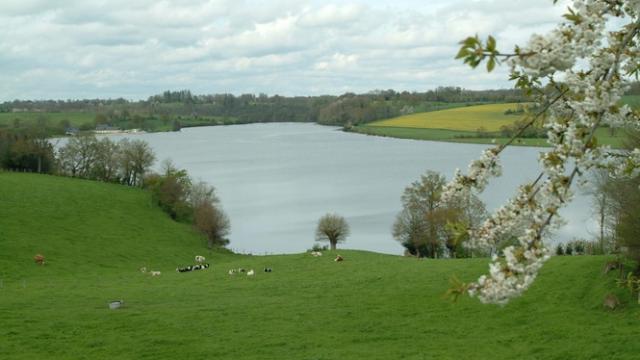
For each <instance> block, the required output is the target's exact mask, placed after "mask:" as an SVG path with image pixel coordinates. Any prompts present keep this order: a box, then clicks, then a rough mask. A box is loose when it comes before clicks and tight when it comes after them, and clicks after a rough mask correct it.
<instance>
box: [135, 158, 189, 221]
mask: <svg viewBox="0 0 640 360" xmlns="http://www.w3.org/2000/svg"><path fill="white" fill-rule="evenodd" d="M162 168H163V169H162V173H161V174H151V175H149V176H147V177H145V180H144V187H145V188H147V189H149V190H150V191H151V199H152V201H153V202H155V203H156V204H157V205H158V206H160V208H161V209H162V210H163V211H164V212H166V213H167V214H169V216H170V217H171V218H172V219H174V220H178V221H187V220H188V219H190V218H191V216H192V213H193V207H192V206H190V204H189V194H190V192H191V178H190V177H189V175H188V174H187V171H186V170H180V169H178V168H176V167H175V166H174V165H173V163H171V161H170V160H165V161H164V162H163V164H162Z"/></svg>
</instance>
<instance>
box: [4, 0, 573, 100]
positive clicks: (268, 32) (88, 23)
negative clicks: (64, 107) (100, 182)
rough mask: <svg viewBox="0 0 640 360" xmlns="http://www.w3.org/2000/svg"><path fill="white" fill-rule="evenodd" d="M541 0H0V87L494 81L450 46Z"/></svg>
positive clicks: (348, 87) (201, 89)
mask: <svg viewBox="0 0 640 360" xmlns="http://www.w3.org/2000/svg"><path fill="white" fill-rule="evenodd" d="M565 8H566V7H565V6H563V5H561V4H560V5H556V6H555V7H554V6H553V5H552V1H551V0H475V1H472V0H394V1H373V0H367V1H365V0H344V1H332V0H324V1H316V0H295V1H294V0H264V1H253V0H208V1H207V0H1V1H0V101H5V100H12V99H67V98H71V99H78V98H95V97H103V98H107V97H125V98H129V99H141V98H147V97H148V96H149V95H152V94H156V93H159V92H162V91H163V90H168V89H170V90H179V89H191V90H192V91H193V92H194V93H198V94H203V93H222V92H226V93H234V94H241V93H260V92H263V93H267V94H270V95H273V94H281V95H318V94H340V93H344V92H346V91H352V92H357V93H361V92H367V91H370V90H374V89H389V88H392V89H395V90H408V91H414V90H415V91H424V90H428V89H433V88H435V87H437V86H446V85H454V86H461V87H464V88H469V89H487V88H506V87H510V84H509V83H508V82H507V81H506V80H505V79H506V71H505V69H500V70H498V71H495V72H494V73H491V74H486V73H484V72H483V71H480V70H475V71H474V70H470V69H467V68H466V67H464V66H462V65H461V64H460V62H459V61H455V60H453V57H454V56H455V53H456V52H457V48H458V47H457V42H458V41H460V40H461V39H463V38H464V37H466V36H468V35H473V34H475V33H478V34H479V35H481V36H482V37H485V36H486V35H488V34H493V35H494V36H495V37H496V38H497V39H498V45H499V47H500V48H502V49H509V48H510V47H512V46H513V44H516V43H524V42H525V40H526V39H527V38H528V37H529V35H530V34H532V33H534V32H538V33H541V32H545V31H546V30H548V29H550V28H551V27H552V26H553V25H554V24H556V23H557V22H558V21H559V20H560V15H561V13H562V12H563V9H565Z"/></svg>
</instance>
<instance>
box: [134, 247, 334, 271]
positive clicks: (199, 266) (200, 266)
mask: <svg viewBox="0 0 640 360" xmlns="http://www.w3.org/2000/svg"><path fill="white" fill-rule="evenodd" d="M311 256H314V257H318V256H322V253H321V252H319V251H312V252H311ZM194 260H195V262H196V264H195V265H188V266H185V267H177V268H176V272H180V273H185V272H191V271H197V270H204V269H208V268H209V264H207V263H205V261H206V260H207V259H205V257H204V256H201V255H196V257H195V258H194ZM343 260H344V258H343V257H342V256H340V255H338V256H336V258H335V259H334V261H343ZM140 272H142V273H143V274H146V273H148V274H150V275H151V276H160V275H162V273H161V272H160V271H155V270H151V271H147V268H146V267H141V268H140ZM264 272H266V273H270V272H273V269H272V268H269V267H266V268H264ZM228 274H229V275H236V274H246V275H247V276H254V275H255V274H256V272H255V270H254V269H250V270H246V269H244V268H238V269H230V270H229V271H228Z"/></svg>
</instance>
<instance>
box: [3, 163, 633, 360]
mask: <svg viewBox="0 0 640 360" xmlns="http://www.w3.org/2000/svg"><path fill="white" fill-rule="evenodd" d="M0 204H1V206H0V281H1V282H0V324H1V326H0V358H2V359H33V358H46V359H69V358H71V359H116V358H117V359H126V358H130V359H145V358H148V359H160V358H163V359H167V358H172V359H189V358H212V359H362V358H368V359H425V358H433V359H460V358H472V359H489V358H490V359H567V358H571V359H605V358H614V359H636V358H637V354H638V353H639V352H640V343H638V342H637V341H635V338H636V337H637V330H638V318H639V316H640V311H639V310H638V309H639V305H637V304H635V300H633V299H631V297H630V296H629V295H628V294H626V293H625V292H624V291H621V290H620V289H617V288H616V287H615V285H614V275H613V274H609V275H607V276H605V275H603V274H602V265H603V264H604V262H605V261H606V260H607V259H606V258H605V257H596V256H575V257H558V258H553V259H552V260H550V261H549V263H548V264H547V265H546V266H545V267H544V268H543V270H542V272H541V274H540V276H539V278H538V280H536V283H535V284H534V286H533V287H532V288H531V289H530V291H528V292H527V293H526V294H525V296H524V297H522V298H519V299H516V300H515V301H513V302H512V303H510V304H508V305H507V306H505V307H497V306H491V305H482V304H480V303H479V302H478V301H476V300H475V299H469V298H462V299H461V300H459V301H458V302H457V303H451V302H449V301H446V300H444V299H443V297H442V295H443V294H444V292H445V291H446V290H447V288H448V287H449V283H448V281H449V279H450V278H451V277H452V276H453V275H456V276H458V277H459V278H460V279H462V280H463V281H470V280H473V279H475V278H477V276H478V275H479V274H481V273H483V272H485V271H486V269H487V262H488V259H466V260H416V259H413V258H404V257H399V256H391V255H382V254H375V253H370V252H362V251H339V253H340V254H341V255H343V256H344V257H345V259H346V260H345V261H344V262H342V263H336V262H334V261H332V258H333V257H334V256H335V254H336V253H325V255H324V256H322V257H319V258H314V257H311V256H309V255H308V254H293V255H280V256H247V255H235V254H231V253H228V252H225V251H215V252H209V251H207V250H205V248H204V247H203V242H202V240H201V238H200V237H199V236H198V235H197V234H195V233H193V232H192V230H191V228H190V227H188V226H184V225H180V224H176V223H174V222H173V221H171V220H170V219H169V218H168V217H167V216H166V215H165V214H164V213H162V212H161V211H160V210H159V209H157V208H156V207H155V206H153V205H152V204H151V203H150V201H149V196H148V194H146V193H145V192H143V191H140V190H138V189H132V188H126V187H122V186H119V185H110V184H103V183H97V182H91V181H84V180H76V179H66V178H59V177H53V176H39V175H28V174H13V173H1V172H0ZM231 221H232V224H233V219H231ZM312 230H313V229H310V233H311V234H312V233H313V231H312ZM256 241H260V239H256ZM300 241H301V242H304V243H309V245H311V244H312V236H311V235H310V237H309V239H300ZM390 241H392V240H390ZM36 253H42V254H44V255H45V257H46V265H44V266H38V265H36V264H35V263H34V261H33V260H32V257H33V256H34V254H36ZM196 254H199V255H204V256H206V257H207V260H208V261H209V262H210V263H211V268H210V269H208V270H202V271H196V272H192V273H177V272H175V268H176V267H177V266H180V265H186V264H189V263H193V256H194V255H196ZM141 266H146V267H148V268H149V270H158V271H161V272H162V275H161V276H157V277H151V276H149V275H148V274H142V273H141V272H139V271H138V269H139V268H140V267H141ZM239 267H243V268H245V269H255V270H257V274H256V276H254V277H248V276H244V275H235V276H230V275H228V274H227V271H228V269H231V268H239ZM264 267H271V268H272V269H273V272H272V273H264V272H262V269H263V268H264ZM609 292H615V293H617V294H618V295H619V296H620V298H621V299H623V302H624V307H623V308H622V309H620V310H616V311H613V312H610V311H606V310H604V309H603V308H602V306H601V302H602V299H603V297H604V296H605V294H607V293H609ZM116 299H122V300H124V302H125V305H124V307H123V308H121V309H117V310H110V309H108V306H107V303H108V301H109V300H116Z"/></svg>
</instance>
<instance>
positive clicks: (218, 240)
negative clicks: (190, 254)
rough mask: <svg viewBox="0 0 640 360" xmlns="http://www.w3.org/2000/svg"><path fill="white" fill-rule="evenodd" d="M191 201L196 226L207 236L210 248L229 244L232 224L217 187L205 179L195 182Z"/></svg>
mask: <svg viewBox="0 0 640 360" xmlns="http://www.w3.org/2000/svg"><path fill="white" fill-rule="evenodd" d="M189 202H190V205H191V206H192V208H193V223H194V226H195V227H196V229H198V230H199V231H200V232H202V233H203V234H204V235H205V236H206V237H207V245H208V246H209V248H212V247H213V246H214V245H217V246H224V245H227V244H228V243H229V240H228V239H227V236H228V235H229V232H230V229H231V224H230V222H229V217H228V216H227V215H226V214H225V212H224V211H223V210H222V208H221V206H220V199H218V197H217V196H216V194H215V188H214V187H213V186H211V185H209V184H207V183H205V182H203V181H200V182H197V183H195V184H193V186H192V187H191V189H190V192H189Z"/></svg>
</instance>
